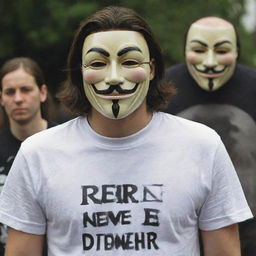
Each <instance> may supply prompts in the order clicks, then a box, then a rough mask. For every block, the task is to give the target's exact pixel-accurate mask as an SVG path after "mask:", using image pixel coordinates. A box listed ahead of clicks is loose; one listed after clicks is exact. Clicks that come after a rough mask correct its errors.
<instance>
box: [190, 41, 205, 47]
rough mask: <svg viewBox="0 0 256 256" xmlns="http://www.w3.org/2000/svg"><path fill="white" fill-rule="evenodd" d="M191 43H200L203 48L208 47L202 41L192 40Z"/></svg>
mask: <svg viewBox="0 0 256 256" xmlns="http://www.w3.org/2000/svg"><path fill="white" fill-rule="evenodd" d="M190 42H191V43H199V44H201V45H202V46H204V47H207V44H206V43H204V42H202V41H200V40H192V41H190Z"/></svg>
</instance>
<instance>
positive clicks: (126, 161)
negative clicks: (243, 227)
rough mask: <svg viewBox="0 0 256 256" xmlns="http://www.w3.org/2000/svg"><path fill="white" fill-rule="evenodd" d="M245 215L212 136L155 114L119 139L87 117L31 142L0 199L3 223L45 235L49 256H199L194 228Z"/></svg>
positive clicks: (224, 156)
mask: <svg viewBox="0 0 256 256" xmlns="http://www.w3.org/2000/svg"><path fill="white" fill-rule="evenodd" d="M251 217H252V214H251V211H250V209H249V208H248V205H247V202H246V200H245V197H244V194H243V192H242V189H241V186H240V183H239V180H238V178H237V175H236V173H235V170H234V168H233V165H232V163H231V161H230V159H229V157H228V155H227V152H226V150H225V148H224V146H223V144H222V142H221V140H220V138H219V136H218V135H217V134H216V133H215V132H214V131H213V130H211V129H210V128H208V127H206V126H204V125H201V124H198V123H195V122H192V121H188V120H185V119H182V118H180V117H175V116H172V115H169V114H164V113H155V114H154V115H153V118H152V120H151V122H150V123H149V124H148V125H147V126H146V127H145V128H144V129H142V130H141V131H139V132H138V133H136V134H133V135H131V136H128V137H124V138H107V137H103V136H100V135H99V134H97V133H95V132H94V131H93V130H92V129H91V128H90V126H89V125H88V123H87V120H86V118H83V117H79V118H76V119H74V120H71V121H69V122H67V123H64V124H62V125H59V126H57V127H54V128H51V129H49V130H45V131H43V132H40V133H38V134H36V135H33V136H32V137H30V138H28V139H27V140H26V141H25V142H24V143H23V144H22V146H21V149H20V151H19V153H18V155H17V157H16V159H15V161H14V164H13V167H12V169H11V171H10V174H9V176H8V178H7V181H6V183H5V187H4V190H3V192H2V194H1V198H0V221H1V222H3V223H5V224H7V225H8V226H10V227H12V228H15V229H17V230H21V231H23V232H27V233H32V234H45V233H46V230H47V239H48V247H49V251H48V253H49V256H70V255H76V256H79V255H90V256H92V255H93V256H108V255H111V256H115V255H118V256H120V255H129V256H130V255H136V256H137V255H138V256H142V255H143V256H145V255H147V256H153V255H154V256H165V255H166V256H167V255H168V256H170V255H175V256H179V255H180V256H181V255H182V256H187V255H190V256H196V255H199V254H200V253H199V243H198V228H200V229H202V230H215V229H219V228H221V227H224V226H227V225H230V224H233V223H237V222H240V221H243V220H246V219H248V218H251Z"/></svg>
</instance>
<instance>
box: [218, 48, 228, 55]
mask: <svg viewBox="0 0 256 256" xmlns="http://www.w3.org/2000/svg"><path fill="white" fill-rule="evenodd" d="M216 53H218V54H226V53H228V50H225V49H219V50H216Z"/></svg>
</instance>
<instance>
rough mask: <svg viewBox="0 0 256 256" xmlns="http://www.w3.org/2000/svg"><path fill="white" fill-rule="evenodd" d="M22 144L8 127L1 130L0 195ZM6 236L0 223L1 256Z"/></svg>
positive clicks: (52, 123) (51, 124) (5, 230)
mask: <svg viewBox="0 0 256 256" xmlns="http://www.w3.org/2000/svg"><path fill="white" fill-rule="evenodd" d="M55 125H56V123H54V122H48V125H47V128H50V127H53V126H55ZM21 143H22V141H20V140H18V139H17V138H15V137H14V136H13V135H12V133H11V131H10V129H9V126H8V125H6V126H4V127H2V128H1V129H0V193H1V191H2V188H3V185H4V183H5V180H6V178H7V175H8V173H9V170H10V168H11V166H12V163H13V160H14V158H15V156H16V154H17V152H18V150H19V148H20V145H21ZM6 236H7V228H6V227H4V226H3V225H2V224H1V223H0V256H3V255H4V241H5V240H6Z"/></svg>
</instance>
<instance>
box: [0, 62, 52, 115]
mask: <svg viewBox="0 0 256 256" xmlns="http://www.w3.org/2000/svg"><path fill="white" fill-rule="evenodd" d="M19 68H22V69H23V70H24V71H26V72H27V73H28V74H30V75H31V76H33V77H34V79H35V82H36V85H37V86H38V87H39V89H41V87H42V86H43V85H44V84H45V77H44V74H43V71H42V69H41V68H40V66H39V64H37V62H35V61H34V60H33V59H31V58H28V57H15V58H12V59H9V60H7V61H6V62H5V63H4V64H3V66H2V67H1V69H0V92H2V89H3V88H2V81H3V78H4V76H5V75H7V74H8V73H10V72H13V71H15V70H17V69H19ZM48 108H49V106H48V101H47V100H46V101H45V102H43V103H42V104H41V112H42V117H43V118H46V119H47V118H48V116H49V111H48ZM5 119H6V117H5Z"/></svg>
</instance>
